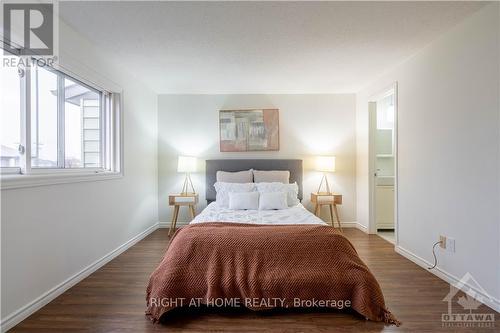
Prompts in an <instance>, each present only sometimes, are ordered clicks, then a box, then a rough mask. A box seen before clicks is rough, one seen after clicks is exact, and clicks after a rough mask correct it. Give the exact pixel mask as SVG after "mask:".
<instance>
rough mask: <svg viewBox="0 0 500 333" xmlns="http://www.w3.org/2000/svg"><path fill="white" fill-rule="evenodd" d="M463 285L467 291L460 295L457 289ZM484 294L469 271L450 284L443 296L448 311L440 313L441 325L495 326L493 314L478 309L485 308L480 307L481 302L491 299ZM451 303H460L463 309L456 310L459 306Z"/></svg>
mask: <svg viewBox="0 0 500 333" xmlns="http://www.w3.org/2000/svg"><path fill="white" fill-rule="evenodd" d="M464 287H465V289H467V290H468V292H467V293H466V294H465V295H461V293H459V291H460V290H463V289H464ZM484 295H488V293H487V292H486V291H485V290H484V289H483V288H482V287H481V285H480V284H479V283H478V282H477V281H476V279H474V277H473V276H472V275H471V274H470V273H467V274H465V275H464V276H463V277H462V278H461V279H460V281H458V282H457V283H455V284H450V292H449V293H448V294H447V295H446V297H445V298H443V302H448V312H447V313H443V314H441V323H442V327H449V328H457V327H460V328H484V329H491V328H495V314H494V313H493V312H485V311H481V310H480V309H481V308H482V309H484V308H485V306H482V307H481V305H482V304H483V303H488V302H487V301H493V300H492V298H491V297H489V296H484ZM453 304H458V305H460V307H461V308H462V309H463V310H462V311H457V309H460V307H457V306H455V308H453Z"/></svg>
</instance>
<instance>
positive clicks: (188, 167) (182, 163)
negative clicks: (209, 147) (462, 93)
mask: <svg viewBox="0 0 500 333" xmlns="http://www.w3.org/2000/svg"><path fill="white" fill-rule="evenodd" d="M196 164H197V160H196V157H191V156H179V160H178V162H177V172H182V173H185V174H186V178H185V179H184V185H183V186H182V192H181V195H189V194H195V193H196V192H195V190H194V186H193V182H192V181H191V176H190V173H191V172H196ZM189 187H191V190H192V192H188V188H189Z"/></svg>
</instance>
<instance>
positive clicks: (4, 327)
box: [1, 223, 158, 332]
mask: <svg viewBox="0 0 500 333" xmlns="http://www.w3.org/2000/svg"><path fill="white" fill-rule="evenodd" d="M156 229H158V223H156V224H153V225H152V226H150V227H149V228H147V229H146V230H144V231H143V232H141V233H140V234H138V235H137V236H135V237H133V238H132V239H130V240H128V241H127V242H126V243H124V244H122V245H120V246H119V247H117V248H116V249H114V250H113V251H111V252H109V253H108V254H106V255H105V256H104V257H102V258H101V259H99V260H96V261H94V262H93V263H92V264H90V265H89V266H87V267H85V268H84V269H82V270H81V271H80V272H78V273H76V274H75V275H73V276H71V277H70V278H68V279H66V280H64V281H63V282H62V283H60V284H59V285H57V286H55V287H54V288H52V289H50V290H49V291H47V292H45V293H44V294H42V295H41V296H39V297H38V298H36V299H35V300H33V301H31V302H30V303H28V304H26V305H25V306H23V307H22V308H20V309H18V310H16V311H14V312H13V313H11V314H9V315H7V316H6V317H5V318H2V320H1V332H6V331H8V330H9V329H11V328H12V327H14V326H16V325H17V324H19V323H20V322H21V321H23V320H24V319H26V318H27V317H29V316H30V315H32V314H33V313H35V312H36V311H38V310H39V309H41V308H42V307H44V306H45V305H47V304H48V303H49V302H51V301H52V300H54V299H55V298H56V297H58V296H59V295H61V294H62V293H64V292H65V291H66V290H68V289H69V288H71V287H73V286H74V285H76V284H77V283H78V282H80V281H82V280H83V279H85V278H86V277H87V276H89V275H90V274H92V273H94V272H95V271H97V270H98V269H99V268H101V267H102V266H104V265H106V264H107V263H108V262H110V261H111V260H112V259H114V258H116V257H117V256H119V255H120V254H122V253H123V252H125V251H126V250H127V249H129V248H130V247H131V246H133V245H134V244H136V243H137V242H139V241H140V240H142V239H143V238H144V237H146V236H147V235H149V234H150V233H152V232H153V231H155V230H156Z"/></svg>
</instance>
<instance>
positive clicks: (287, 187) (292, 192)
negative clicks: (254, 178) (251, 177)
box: [255, 183, 300, 207]
mask: <svg viewBox="0 0 500 333" xmlns="http://www.w3.org/2000/svg"><path fill="white" fill-rule="evenodd" d="M255 186H256V187H257V191H259V192H260V193H261V194H262V193H264V192H285V193H286V194H287V201H288V206H289V207H292V206H297V205H298V204H299V203H300V200H299V198H298V196H299V186H298V185H297V183H293V184H282V183H256V184H255Z"/></svg>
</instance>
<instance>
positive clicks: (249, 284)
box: [146, 222, 399, 324]
mask: <svg viewBox="0 0 500 333" xmlns="http://www.w3.org/2000/svg"><path fill="white" fill-rule="evenodd" d="M146 301H147V310H146V315H147V316H148V317H149V318H151V319H152V320H153V321H154V322H156V321H158V320H159V319H160V317H161V316H162V315H163V314H164V313H166V312H168V311H170V310H172V309H173V308H176V307H179V306H197V305H199V304H208V305H211V306H221V305H223V304H225V305H230V306H231V305H232V306H241V307H247V308H250V309H253V310H259V309H269V308H273V307H284V308H292V307H308V306H324V307H332V308H342V307H348V306H350V307H352V308H353V309H354V310H355V311H357V312H358V313H360V314H361V315H363V316H364V317H366V318H368V319H370V320H374V321H384V322H386V323H392V324H399V323H398V321H397V320H396V318H394V316H393V315H392V314H391V313H390V312H389V311H388V310H387V309H386V307H385V303H384V297H383V295H382V291H381V290H380V287H379V285H378V283H377V281H376V280H375V277H374V276H373V275H372V273H371V272H370V270H369V269H368V267H366V265H365V264H364V263H363V261H361V259H360V258H359V256H358V254H357V253H356V250H355V249H354V247H353V246H352V244H351V243H350V242H349V241H348V240H347V239H346V238H345V237H344V236H342V235H341V234H339V233H338V232H337V231H335V229H333V228H331V227H328V226H321V225H293V226H284V225H282V226H273V225H249V224H236V223H220V222H217V223H203V224H198V225H190V226H187V227H185V228H181V229H179V230H178V231H177V232H176V234H175V235H174V237H173V239H172V240H171V243H170V245H169V247H168V249H167V251H166V253H165V256H164V258H163V260H162V262H161V263H160V265H159V266H158V268H157V269H156V270H155V271H154V272H153V274H152V275H151V278H150V281H149V285H148V287H147V295H146ZM319 301H322V302H321V303H320V302H319ZM223 302H224V303H223Z"/></svg>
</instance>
